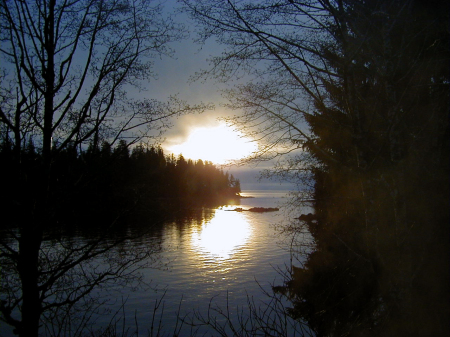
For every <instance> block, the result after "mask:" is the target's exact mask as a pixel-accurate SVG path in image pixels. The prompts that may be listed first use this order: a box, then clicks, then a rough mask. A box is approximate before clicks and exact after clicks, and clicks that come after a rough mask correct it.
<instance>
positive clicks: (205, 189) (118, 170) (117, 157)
mask: <svg viewBox="0 0 450 337" xmlns="http://www.w3.org/2000/svg"><path fill="white" fill-rule="evenodd" d="M15 155H16V153H15V151H13V148H12V147H11V146H10V145H8V144H7V143H2V144H1V152H0V160H1V162H2V163H5V164H4V165H3V166H2V171H3V174H4V175H5V176H7V177H10V178H13V177H15V176H16V175H18V174H20V175H21V176H22V178H21V179H20V178H14V179H8V180H6V181H5V183H4V184H3V187H2V189H3V193H2V204H3V205H5V206H6V207H7V209H9V210H11V211H12V210H15V211H12V213H13V214H16V213H20V209H23V208H24V207H26V208H29V209H32V208H33V207H35V206H33V205H32V204H31V200H33V198H32V197H31V196H33V194H34V193H35V191H36V189H37V187H38V186H39V184H41V183H42V182H41V177H42V170H43V165H42V155H41V154H40V153H39V152H38V151H37V150H36V149H35V146H34V145H33V142H32V141H30V142H29V143H28V145H27V147H26V148H25V149H24V151H22V152H21V153H19V156H20V163H21V169H20V170H19V169H18V167H16V166H15V165H14V163H17V162H18V160H17V158H15ZM54 158H55V159H54V163H53V165H52V168H51V170H52V172H51V177H52V179H51V182H50V184H51V189H52V190H53V191H54V193H55V194H56V195H58V197H55V198H54V202H53V205H52V210H53V213H54V214H53V216H52V219H53V220H52V224H53V225H54V226H59V227H61V226H64V225H77V224H78V225H80V224H85V225H86V226H93V225H94V226H95V224H96V223H98V224H102V223H103V224H105V223H106V224H110V223H112V222H113V221H115V220H118V219H120V221H121V222H123V221H125V219H127V218H132V219H133V221H137V220H138V219H139V220H141V221H145V219H146V218H147V219H148V218H149V217H150V218H152V219H153V220H155V219H157V218H158V217H159V218H162V217H165V218H167V217H169V216H170V214H171V213H174V212H176V211H178V210H179V209H187V208H195V207H203V206H209V207H212V206H218V205H222V204H225V203H227V202H229V201H230V200H234V199H237V198H239V193H240V192H241V190H240V182H239V180H238V179H235V178H234V177H233V175H229V174H228V173H224V172H223V170H222V169H219V168H217V167H216V166H215V165H214V164H212V163H211V162H208V161H205V162H204V161H202V160H197V161H195V162H194V161H192V160H191V159H187V160H186V159H185V158H184V157H183V156H182V155H179V156H178V157H176V158H175V157H174V156H173V155H170V156H169V155H166V154H164V152H163V150H162V149H161V148H160V147H152V146H150V147H147V146H144V145H143V144H138V145H136V146H135V147H134V148H133V149H132V150H131V151H130V149H129V147H128V146H127V144H126V142H125V141H119V143H118V145H117V146H115V147H113V146H111V145H110V144H109V143H108V142H106V141H104V142H103V143H102V145H101V147H97V148H95V147H94V146H92V145H91V146H89V147H88V148H87V149H86V150H84V151H79V150H77V149H71V148H68V149H65V150H64V151H61V152H60V153H58V154H57V155H55V156H54ZM17 181H21V185H20V186H18V185H17V183H14V182H17ZM11 196H13V197H12V198H11ZM19 224H20V222H18V221H15V220H14V218H11V219H10V220H9V221H8V220H7V221H6V222H5V223H4V224H3V225H4V226H5V227H6V226H7V227H10V228H15V227H16V226H18V225H19ZM47 225H49V224H47Z"/></svg>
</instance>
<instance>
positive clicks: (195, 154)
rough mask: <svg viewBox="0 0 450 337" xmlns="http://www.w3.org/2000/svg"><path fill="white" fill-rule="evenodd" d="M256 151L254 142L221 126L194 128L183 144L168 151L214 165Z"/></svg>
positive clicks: (223, 125)
mask: <svg viewBox="0 0 450 337" xmlns="http://www.w3.org/2000/svg"><path fill="white" fill-rule="evenodd" d="M256 149H257V145H256V143H255V142H252V141H251V140H249V139H247V138H244V137H242V136H241V134H240V133H239V132H237V131H234V130H233V129H232V128H230V127H228V126H227V125H225V124H221V125H219V126H216V127H202V128H195V129H193V130H192V131H191V133H190V134H189V136H188V138H187V140H186V141H185V142H184V143H181V144H178V145H173V146H171V147H170V148H169V151H170V152H172V153H173V154H175V155H179V154H182V155H183V156H184V157H185V158H190V159H193V160H198V159H202V160H208V161H211V162H213V163H215V164H225V163H226V162H227V161H231V160H236V159H241V158H244V157H246V156H248V155H250V154H251V153H252V152H253V151H255V150H256Z"/></svg>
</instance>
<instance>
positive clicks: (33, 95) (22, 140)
mask: <svg viewBox="0 0 450 337" xmlns="http://www.w3.org/2000/svg"><path fill="white" fill-rule="evenodd" d="M161 11H162V7H161V4H159V3H157V2H154V1H147V0H131V1H121V0H110V1H109V0H108V1H103V0H74V1H56V0H44V1H32V0H30V1H19V0H17V1H9V0H4V1H3V0H2V1H1V4H0V26H1V32H0V38H1V46H0V62H1V63H0V64H1V74H0V79H1V89H0V97H1V102H0V130H1V141H2V144H6V145H7V146H8V147H12V148H13V152H14V155H13V158H14V160H13V162H11V163H8V165H9V167H10V168H11V167H12V169H11V170H9V171H8V174H9V176H7V177H6V176H4V175H3V174H2V176H3V178H4V179H8V180H10V181H11V184H9V185H10V186H13V188H12V189H11V190H10V191H9V192H7V191H4V192H5V193H7V194H8V203H7V205H2V222H3V225H2V226H4V227H6V228H10V229H11V230H10V231H9V232H8V233H7V234H5V232H3V234H4V236H3V238H2V240H1V243H0V259H1V267H2V269H1V273H2V274H1V293H2V300H1V305H0V312H1V319H2V320H3V321H4V322H6V323H8V324H10V325H11V326H12V327H13V328H14V329H15V332H16V333H17V334H19V335H20V336H37V335H38V333H39V330H40V328H39V327H40V326H41V325H44V326H45V327H46V331H47V332H48V333H49V334H55V335H59V334H60V333H62V332H61V331H64V329H67V328H68V327H69V326H70V324H72V328H74V329H75V330H73V331H72V332H73V333H74V334H76V333H81V331H79V330H78V331H77V329H76V328H80V327H81V326H82V325H80V324H79V322H78V323H75V321H74V320H73V316H72V314H73V310H74V308H75V306H76V305H77V304H80V303H83V304H82V305H84V307H83V310H85V309H87V308H91V309H93V308H96V307H98V306H99V305H100V304H101V302H98V299H96V298H92V297H90V296H91V294H92V291H93V289H96V288H98V287H102V286H106V285H108V284H112V283H117V282H120V283H121V284H124V283H127V282H132V281H136V280H138V275H136V274H135V273H134V271H136V269H138V268H139V267H141V266H142V265H143V264H145V263H146V262H145V261H147V260H146V259H148V258H149V257H150V254H152V253H153V252H154V251H153V249H142V250H137V251H133V252H129V251H127V250H126V249H121V250H120V252H118V250H119V249H120V247H122V246H123V245H125V244H126V242H127V240H128V239H129V237H127V236H125V237H121V238H119V239H114V240H112V239H111V238H109V240H107V238H106V237H100V238H99V239H96V240H91V241H87V242H84V243H80V242H72V241H71V240H70V239H69V238H62V237H56V238H55V237H54V236H51V235H49V234H48V233H47V232H46V229H48V228H49V227H52V226H54V225H55V224H54V222H55V221H56V220H55V210H56V209H57V207H58V205H60V204H61V203H62V202H64V200H65V198H66V197H67V195H68V194H70V193H71V191H61V190H60V189H59V188H58V181H57V178H56V176H55V172H54V170H53V165H54V164H55V163H57V162H58V160H60V157H59V155H60V154H61V152H63V151H67V150H68V149H74V150H77V149H78V150H82V149H83V147H85V146H87V144H88V143H90V144H93V146H94V147H98V146H99V144H100V142H101V141H102V140H108V141H109V142H110V143H111V144H114V142H116V141H117V140H120V139H122V140H126V144H127V145H130V144H133V143H135V142H137V141H141V140H144V139H145V138H148V137H158V136H159V135H160V132H162V131H164V129H166V128H167V127H168V126H170V117H173V116H177V115H180V114H183V113H187V112H190V111H197V112H198V111H202V110H203V108H204V107H203V106H201V105H199V106H195V107H191V106H188V105H187V104H185V103H184V102H181V101H179V100H178V99H176V98H175V97H173V98H170V99H169V101H168V102H167V103H162V102H157V101H155V100H151V99H146V100H143V101H139V100H138V99H137V98H136V97H137V95H135V96H134V97H133V95H132V94H133V93H138V92H141V94H142V91H143V90H145V89H146V88H145V85H146V83H147V82H148V81H149V80H150V79H151V78H152V76H153V75H154V74H153V67H152V60H153V59H154V58H155V57H162V56H169V55H170V54H171V51H170V48H169V47H168V44H169V43H170V42H172V41H175V40H178V39H180V38H182V37H183V33H182V29H181V28H182V27H180V26H178V25H176V24H174V22H173V21H172V20H171V18H170V16H165V17H164V18H163V16H162V14H161ZM27 144H28V145H29V144H32V145H33V144H35V145H36V147H37V149H38V150H39V152H40V155H41V156H40V158H41V159H42V162H41V163H39V164H36V168H30V167H26V166H25V165H27V164H29V163H30V162H29V161H25V160H23V158H22V156H23V154H24V153H25V152H26V148H27ZM39 160H40V159H39ZM33 162H36V160H35V161H33ZM2 166H3V163H2ZM31 175H33V177H31ZM83 179H84V177H83V176H80V177H78V180H76V181H74V182H73V188H74V189H75V188H77V186H80V185H82V184H86V183H88V182H86V181H83ZM29 184H34V185H33V188H32V189H31V193H30V195H24V193H25V192H24V191H25V190H27V189H25V188H24V187H27V186H29ZM28 190H30V189H28ZM8 205H9V206H11V207H9V206H8ZM3 207H5V208H3ZM74 207H76V205H74ZM6 208H8V209H6ZM81 211H82V210H81ZM113 225H114V223H109V224H106V225H105V229H106V228H108V226H113ZM148 261H150V260H148ZM100 262H101V263H100ZM100 266H101V267H100ZM88 316H89V315H88V314H87V315H86V316H84V318H88ZM57 322H59V324H56V323H57ZM66 323H67V324H66ZM52 325H54V326H53V327H52ZM51 328H52V329H56V330H53V331H52V330H51ZM58 329H59V330H58ZM69 332H70V331H69Z"/></svg>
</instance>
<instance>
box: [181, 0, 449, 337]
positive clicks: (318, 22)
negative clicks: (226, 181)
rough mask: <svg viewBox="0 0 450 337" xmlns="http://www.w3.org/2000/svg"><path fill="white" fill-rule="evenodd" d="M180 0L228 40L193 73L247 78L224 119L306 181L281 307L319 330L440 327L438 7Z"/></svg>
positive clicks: (209, 32)
mask: <svg viewBox="0 0 450 337" xmlns="http://www.w3.org/2000/svg"><path fill="white" fill-rule="evenodd" d="M183 2H184V3H185V8H186V10H188V11H189V12H190V13H191V15H192V17H193V18H194V19H195V20H196V21H197V22H198V23H199V25H200V28H201V35H200V39H205V40H206V39H208V38H210V37H213V36H215V37H216V38H217V39H218V41H219V42H221V43H223V44H224V45H225V46H226V47H227V49H226V50H225V52H224V53H223V54H221V55H219V56H216V57H214V58H213V59H212V67H211V68H210V69H208V70H206V71H205V72H203V73H202V74H200V75H201V76H212V77H214V78H216V79H218V80H219V81H224V82H228V81H230V79H231V78H235V77H236V76H240V77H241V78H243V79H245V80H247V79H250V81H249V82H248V83H246V84H245V83H244V84H242V82H241V83H240V84H238V85H236V86H235V87H234V88H233V89H230V90H228V91H227V93H228V97H229V99H230V106H231V107H233V108H235V109H242V110H243V114H242V115H237V116H236V117H235V118H233V119H232V120H230V122H232V123H235V124H236V125H238V126H240V127H241V129H242V130H243V131H244V132H247V133H250V135H251V136H254V137H257V138H258V139H260V140H261V141H265V145H264V146H263V147H262V148H261V151H260V153H259V155H260V156H259V157H257V158H256V160H266V159H271V158H278V165H277V166H276V167H275V169H274V171H272V172H273V174H278V175H280V176H282V177H284V178H286V177H287V178H291V179H297V180H298V179H304V177H305V176H304V175H303V174H302V173H303V172H307V173H309V177H312V180H313V182H314V189H313V193H312V197H313V200H314V202H313V205H314V208H315V215H314V216H313V217H306V218H304V219H303V220H299V221H300V222H299V223H297V224H294V225H292V226H291V229H292V230H293V232H294V233H293V234H294V238H295V234H296V233H298V232H299V231H301V230H303V229H304V228H305V226H306V227H307V228H308V229H309V231H310V232H311V234H312V235H313V236H314V239H315V250H314V252H312V253H311V254H309V256H308V259H307V262H306V263H305V264H304V265H302V266H300V267H299V266H297V267H293V268H292V274H291V275H290V276H289V277H288V280H287V282H286V284H285V286H284V287H280V288H277V291H280V292H282V293H284V294H285V295H286V296H287V297H288V298H289V299H290V301H291V302H292V308H291V310H289V311H287V314H288V315H291V316H292V317H295V318H296V319H299V320H302V319H305V320H306V321H307V322H308V323H309V325H310V326H311V328H312V329H313V330H314V331H315V332H316V334H317V336H335V335H338V336H340V335H348V336H361V335H368V336H379V335H383V336H391V335H392V336H398V335H420V336H428V335H446V334H448V324H447V323H446V317H448V315H449V313H450V310H449V303H450V302H449V284H450V282H449V281H450V278H449V269H448V260H447V259H446V257H447V256H448V254H449V242H448V237H449V226H448V224H449V220H450V219H449V208H448V202H449V175H448V171H449V147H450V144H449V124H448V109H449V102H448V91H449V78H448V76H449V69H448V65H449V59H450V57H449V48H448V46H449V43H448V41H449V36H448V21H449V20H448V13H449V10H448V6H447V5H446V4H444V3H443V2H439V1H437V2H426V3H425V2H423V1H415V0H409V1H384V0H374V1H352V0H351V1H322V0H318V1H271V0H267V1H261V2H258V4H255V3H253V2H251V1H241V2H232V1H227V2H226V3H223V2H219V1H208V2H206V1H200V2H198V1H197V2H195V3H194V2H192V1H183ZM286 156H288V157H287V159H283V157H286ZM307 177H308V176H307ZM308 199H309V196H308ZM301 202H302V200H299V204H301ZM298 244H299V245H301V244H302V243H301V242H299V243H298ZM299 251H302V249H301V247H300V249H299Z"/></svg>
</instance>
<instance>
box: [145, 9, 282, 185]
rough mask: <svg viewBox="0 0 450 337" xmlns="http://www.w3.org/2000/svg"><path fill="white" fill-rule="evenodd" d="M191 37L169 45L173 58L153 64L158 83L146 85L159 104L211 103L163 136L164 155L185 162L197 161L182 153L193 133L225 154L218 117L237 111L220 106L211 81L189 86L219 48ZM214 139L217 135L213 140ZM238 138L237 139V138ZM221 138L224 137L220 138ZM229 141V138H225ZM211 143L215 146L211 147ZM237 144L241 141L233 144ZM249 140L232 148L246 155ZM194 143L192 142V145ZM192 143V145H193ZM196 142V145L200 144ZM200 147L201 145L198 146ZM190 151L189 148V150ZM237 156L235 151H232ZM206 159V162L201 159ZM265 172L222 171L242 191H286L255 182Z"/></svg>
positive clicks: (238, 168)
mask: <svg viewBox="0 0 450 337" xmlns="http://www.w3.org/2000/svg"><path fill="white" fill-rule="evenodd" d="M173 6H176V1H175V0H169V1H166V10H169V11H170V10H171V7H172V8H173ZM175 20H176V21H181V22H183V23H185V24H186V25H187V27H188V29H189V30H193V29H194V28H193V26H191V25H190V24H189V20H188V19H187V17H186V16H185V15H181V16H177V17H176V18H175ZM190 35H191V36H190V37H189V38H187V39H185V40H183V41H180V42H175V43H172V44H171V45H170V47H171V48H173V49H174V52H175V53H174V56H173V57H172V58H169V57H165V58H162V59H158V60H155V71H156V72H157V79H156V80H153V81H151V82H150V83H149V87H148V89H149V93H150V95H151V97H149V98H155V99H159V100H162V101H164V100H166V99H167V97H169V96H171V95H178V97H179V98H181V99H184V100H186V101H188V102H189V103H192V104H195V103H199V102H204V103H213V104H214V105H215V109H214V110H209V111H206V112H204V113H203V114H195V115H194V114H189V115H185V116H181V117H179V118H178V119H174V120H173V121H172V122H173V127H172V128H171V129H169V130H168V131H167V132H166V133H165V141H164V142H163V143H162V147H163V149H164V152H165V153H167V154H169V153H171V152H172V153H174V154H175V155H177V154H178V153H179V152H180V151H182V153H183V155H184V156H185V157H186V158H191V159H195V160H196V159H200V158H197V157H198V156H197V157H196V156H195V155H194V154H192V153H189V151H188V150H187V149H186V147H185V148H184V149H183V143H184V145H185V142H186V141H188V140H189V139H190V138H191V140H192V138H195V135H193V132H194V133H195V132H196V133H197V134H198V133H204V134H209V136H208V137H209V141H208V142H207V143H208V145H209V146H211V147H215V148H217V152H218V153H221V154H223V153H224V152H226V146H223V145H221V144H220V143H222V144H223V143H224V142H223V141H222V140H221V138H220V136H219V135H220V134H221V132H222V133H223V132H226V131H224V130H223V128H224V126H223V122H220V121H218V118H219V117H224V116H231V115H234V114H236V113H239V112H238V111H231V110H228V109H226V108H225V107H223V106H221V104H223V103H225V99H224V98H223V97H222V96H221V92H220V86H219V85H218V84H216V83H214V82H213V81H210V80H209V81H203V82H200V81H196V82H191V81H190V78H191V77H192V76H193V75H194V74H195V72H197V71H199V70H201V69H205V68H207V67H208V61H207V60H208V58H209V57H210V56H212V55H217V54H218V53H220V48H221V47H220V46H219V45H217V44H215V42H214V41H209V42H208V43H207V44H206V45H204V46H200V45H198V44H195V43H194V42H193V41H192V40H193V38H194V32H193V31H191V34H190ZM214 135H217V136H216V137H214ZM237 136H238V137H239V135H238V134H237ZM223 137H226V136H224V135H223ZM227 139H228V138H227ZM214 141H215V142H216V143H214ZM236 141H242V139H240V140H236ZM249 141H250V140H249V139H244V143H240V144H238V145H235V146H234V148H235V149H242V148H247V147H248V149H249V150H248V152H250V151H251V149H252V146H253V148H254V146H255V145H254V144H251V143H250V142H249ZM193 142H194V141H193ZM228 142H229V143H232V142H234V140H233V139H231V138H230V139H229V140H228ZM194 143H195V142H194ZM202 143H206V142H202V141H201V140H198V139H197V143H195V144H202ZM198 146H201V145H198ZM191 147H192V146H191ZM234 152H236V151H234ZM201 159H206V160H208V158H201ZM209 160H211V161H213V162H215V163H216V164H222V161H220V160H214V159H209ZM263 168H265V167H264V166H262V164H260V165H259V166H236V165H234V166H230V167H228V166H227V167H224V170H225V171H229V172H230V173H231V174H233V175H234V176H235V177H237V178H238V179H240V181H241V186H242V189H288V188H289V186H287V185H281V184H280V183H278V182H269V181H267V180H266V181H263V182H260V181H259V179H258V176H259V171H260V170H261V169H263Z"/></svg>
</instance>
